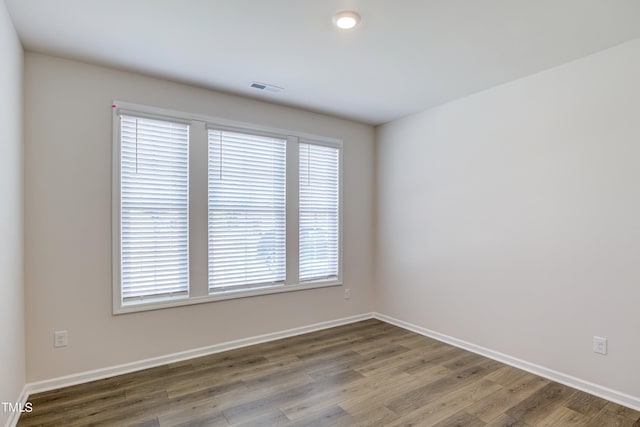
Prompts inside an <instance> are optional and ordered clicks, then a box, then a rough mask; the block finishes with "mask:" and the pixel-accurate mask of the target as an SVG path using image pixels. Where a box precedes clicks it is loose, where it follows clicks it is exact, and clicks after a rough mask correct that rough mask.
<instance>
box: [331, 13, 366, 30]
mask: <svg viewBox="0 0 640 427" xmlns="http://www.w3.org/2000/svg"><path fill="white" fill-rule="evenodd" d="M333 23H334V24H335V25H336V27H338V28H340V29H341V30H350V29H352V28H353V27H355V26H356V25H358V23H360V15H358V14H357V13H356V12H354V11H351V10H345V11H344V12H339V13H336V15H335V16H334V17H333Z"/></svg>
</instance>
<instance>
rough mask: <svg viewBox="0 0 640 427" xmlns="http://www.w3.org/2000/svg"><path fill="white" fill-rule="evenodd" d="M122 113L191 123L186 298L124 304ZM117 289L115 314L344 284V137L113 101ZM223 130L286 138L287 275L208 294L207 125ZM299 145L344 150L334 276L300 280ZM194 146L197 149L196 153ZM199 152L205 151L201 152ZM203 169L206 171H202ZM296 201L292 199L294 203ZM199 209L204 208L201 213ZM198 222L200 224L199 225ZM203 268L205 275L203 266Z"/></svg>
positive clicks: (113, 221) (114, 269)
mask: <svg viewBox="0 0 640 427" xmlns="http://www.w3.org/2000/svg"><path fill="white" fill-rule="evenodd" d="M120 114H130V115H134V116H139V117H147V118H151V119H160V120H170V121H176V122H184V123H188V124H190V125H191V130H190V132H189V135H190V136H189V138H190V139H189V151H190V153H194V154H190V156H189V168H190V171H189V188H190V191H189V212H190V214H189V215H190V217H189V225H190V226H189V254H190V258H189V277H190V283H189V295H188V296H185V297H183V298H176V299H167V300H161V301H149V302H143V303H139V304H130V305H123V304H122V294H121V277H120V126H119V120H118V117H119V115H120ZM112 115H113V117H112V126H113V128H112V129H113V131H112V134H113V138H112V184H111V185H112V189H111V194H112V200H111V230H112V251H111V253H112V262H111V265H112V289H113V294H112V296H113V305H112V307H113V314H114V315H117V314H124V313H133V312H139V311H148V310H157V309H162V308H170V307H180V306H185V305H192V304H202V303H207V302H214V301H224V300H229V299H237V298H247V297H253V296H259V295H270V294H277V293H282V292H293V291H302V290H306V289H317V288H325V287H332V286H341V285H342V284H343V180H344V172H343V157H344V149H343V142H342V141H341V140H339V139H335V138H329V137H325V136H319V135H313V134H308V133H304V132H297V131H292V130H287V129H278V128H273V127H268V126H261V125H255V124H251V123H244V122H239V121H235V120H228V119H223V118H219V117H212V116H205V115H198V114H192V113H185V112H181V111H174V110H168V109H163V108H156V107H149V106H144V105H139V104H133V103H129V102H124V101H117V100H115V101H113V107H112ZM208 128H215V129H223V130H231V131H238V132H249V133H258V134H261V135H270V136H277V137H281V138H285V139H286V140H287V155H286V161H287V165H286V174H287V175H286V182H287V184H286V193H287V207H286V214H287V241H286V244H287V249H286V251H287V270H286V271H287V275H286V282H285V283H284V284H280V285H270V286H268V287H264V288H258V289H245V290H235V291H226V292H218V293H215V294H209V293H208V292H209V289H208V277H207V262H208V250H207V237H206V236H207V209H208V207H207V191H206V188H207V179H206V174H207V165H206V163H207V136H206V135H207V129H208ZM299 143H307V144H316V145H324V146H328V147H334V148H338V149H339V166H338V168H339V169H338V174H339V189H338V191H339V247H338V251H339V253H338V277H337V278H336V279H334V280H327V281H317V282H304V283H298V282H299V280H298V274H299V272H298V256H299V254H298V249H299V248H298V245H299V241H298V240H299V236H298V232H299V229H298V203H299V200H298V191H299V188H298V186H299V179H298V174H299V170H298V161H299V159H298V147H299ZM192 150H193V151H192ZM195 153H200V155H197V154H195ZM203 173H204V175H203ZM291 200H293V201H295V202H294V203H290V201H291ZM196 212H200V213H199V214H198V213H196ZM194 225H195V226H194ZM203 269H204V273H203V271H201V270H203Z"/></svg>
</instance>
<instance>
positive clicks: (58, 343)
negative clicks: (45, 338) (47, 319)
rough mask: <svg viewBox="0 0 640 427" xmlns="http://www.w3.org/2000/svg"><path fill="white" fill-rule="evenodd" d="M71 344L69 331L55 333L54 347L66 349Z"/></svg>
mask: <svg viewBox="0 0 640 427" xmlns="http://www.w3.org/2000/svg"><path fill="white" fill-rule="evenodd" d="M67 344H69V334H68V333H67V331H55V332H54V333H53V346H54V347H56V348H58V347H66V346H67Z"/></svg>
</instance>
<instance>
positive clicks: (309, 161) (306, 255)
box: [300, 144, 340, 282]
mask: <svg viewBox="0 0 640 427" xmlns="http://www.w3.org/2000/svg"><path fill="white" fill-rule="evenodd" d="M338 174H339V151H338V149H337V148H334V147H325V146H321V145H313V144H300V281H301V282H306V281H315V280H328V279H336V278H337V277H338V261H339V243H340V242H339V228H340V212H339V207H340V201H339V175H338Z"/></svg>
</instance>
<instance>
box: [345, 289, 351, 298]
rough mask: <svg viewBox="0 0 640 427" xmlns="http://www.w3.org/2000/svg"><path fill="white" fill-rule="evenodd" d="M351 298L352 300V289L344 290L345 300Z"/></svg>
mask: <svg viewBox="0 0 640 427" xmlns="http://www.w3.org/2000/svg"><path fill="white" fill-rule="evenodd" d="M349 298H351V289H349V288H345V290H344V299H349Z"/></svg>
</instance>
